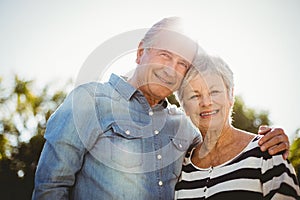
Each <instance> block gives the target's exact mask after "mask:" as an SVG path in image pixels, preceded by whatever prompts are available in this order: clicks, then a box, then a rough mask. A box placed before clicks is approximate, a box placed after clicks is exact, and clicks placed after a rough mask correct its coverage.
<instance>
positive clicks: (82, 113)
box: [33, 74, 201, 200]
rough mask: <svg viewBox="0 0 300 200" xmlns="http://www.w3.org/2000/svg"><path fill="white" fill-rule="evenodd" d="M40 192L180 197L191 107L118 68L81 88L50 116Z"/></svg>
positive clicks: (192, 140)
mask: <svg viewBox="0 0 300 200" xmlns="http://www.w3.org/2000/svg"><path fill="white" fill-rule="evenodd" d="M45 138H46V143H45V145H44V148H43V151H42V154H41V157H40V160H39V163H38V167H37V171H36V177H35V189H34V193H33V199H47V200H49V199H51V200H52V199H85V200H87V199H105V200H107V199H122V200H123V199H130V200H132V199H133V200H135V199H136V200H144V199H147V200H148V199H155V200H157V199H164V200H166V199H173V198H174V191H175V184H176V182H177V179H178V177H179V175H180V172H181V165H182V162H183V158H184V154H185V152H186V151H187V149H188V148H189V147H190V146H191V145H194V144H196V143H197V142H199V141H200V140H201V136H200V134H199V132H198V131H197V129H196V128H195V127H194V126H193V125H192V124H191V122H190V120H189V119H188V118H187V117H185V115H184V113H183V112H182V111H180V110H179V109H178V108H176V107H172V106H171V105H169V104H168V102H167V101H162V102H161V103H160V104H158V105H156V106H155V107H152V108H151V107H150V106H149V104H148V102H147V100H146V98H145V97H144V96H143V94H142V93H141V92H140V91H139V90H137V89H135V88H134V87H132V86H131V85H130V84H128V83H127V82H126V81H125V80H123V79H122V78H120V77H118V76H116V75H114V74H112V76H111V77H110V80H109V82H107V83H88V84H84V85H81V86H79V87H77V88H76V89H74V90H73V91H72V92H71V93H70V94H69V95H68V97H67V98H66V99H65V101H64V103H63V104H62V105H61V106H60V107H59V108H58V109H57V110H56V111H55V113H54V114H53V115H52V116H51V117H50V119H49V121H48V123H47V129H46V133H45Z"/></svg>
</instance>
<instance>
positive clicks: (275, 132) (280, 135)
mask: <svg viewBox="0 0 300 200" xmlns="http://www.w3.org/2000/svg"><path fill="white" fill-rule="evenodd" d="M273 139H276V141H277V142H276V141H275V142H276V143H275V144H278V143H280V142H286V141H288V138H287V136H286V135H285V134H284V131H283V129H281V128H275V129H272V130H270V131H269V132H268V133H266V134H265V135H264V136H263V137H262V138H261V139H260V140H259V145H264V144H265V143H267V142H268V141H269V140H273ZM271 144H273V143H271ZM275 144H273V145H275ZM268 145H269V144H268ZM269 147H270V146H268V147H267V148H269Z"/></svg>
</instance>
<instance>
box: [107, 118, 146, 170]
mask: <svg viewBox="0 0 300 200" xmlns="http://www.w3.org/2000/svg"><path fill="white" fill-rule="evenodd" d="M142 136H143V133H142V130H141V128H140V127H138V126H136V125H134V124H132V122H127V123H126V122H122V123H119V122H118V123H114V124H112V133H111V140H110V141H111V145H110V148H111V152H112V153H111V160H112V161H113V162H114V163H115V166H117V167H118V166H119V167H120V169H121V170H123V171H127V172H129V171H130V172H132V171H131V170H133V169H134V168H135V167H139V166H141V165H142V164H143V139H142Z"/></svg>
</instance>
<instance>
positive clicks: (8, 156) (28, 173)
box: [0, 76, 66, 199]
mask: <svg viewBox="0 0 300 200" xmlns="http://www.w3.org/2000/svg"><path fill="white" fill-rule="evenodd" d="M33 86H34V81H32V80H30V81H25V80H21V79H19V77H18V76H15V77H14V83H13V85H12V86H11V87H9V88H8V89H5V87H4V85H3V84H2V79H0V102H1V104H0V186H1V193H0V199H30V198H31V193H32V190H33V180H34V172H35V169H36V165H37V162H38V159H39V155H40V152H41V150H42V147H43V144H44V138H43V134H44V131H45V128H46V122H47V120H48V118H49V117H50V115H51V113H52V112H54V110H55V109H56V108H57V107H58V105H60V104H61V103H62V101H63V99H64V98H65V96H66V93H65V91H63V90H58V91H56V92H54V93H51V92H50V88H49V86H46V87H44V88H42V89H41V90H39V91H35V88H34V87H33ZM24 135H31V136H32V137H31V139H30V140H29V141H26V140H24V139H23V138H24Z"/></svg>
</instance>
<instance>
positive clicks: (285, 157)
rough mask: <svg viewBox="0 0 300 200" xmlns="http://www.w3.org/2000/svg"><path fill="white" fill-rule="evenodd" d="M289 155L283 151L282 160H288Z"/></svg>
mask: <svg viewBox="0 0 300 200" xmlns="http://www.w3.org/2000/svg"><path fill="white" fill-rule="evenodd" d="M289 154H290V151H285V152H284V154H283V155H282V156H283V159H285V160H286V159H288V157H289Z"/></svg>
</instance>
